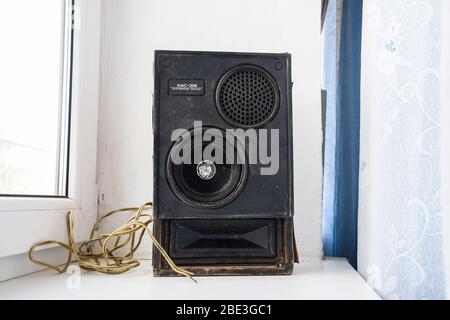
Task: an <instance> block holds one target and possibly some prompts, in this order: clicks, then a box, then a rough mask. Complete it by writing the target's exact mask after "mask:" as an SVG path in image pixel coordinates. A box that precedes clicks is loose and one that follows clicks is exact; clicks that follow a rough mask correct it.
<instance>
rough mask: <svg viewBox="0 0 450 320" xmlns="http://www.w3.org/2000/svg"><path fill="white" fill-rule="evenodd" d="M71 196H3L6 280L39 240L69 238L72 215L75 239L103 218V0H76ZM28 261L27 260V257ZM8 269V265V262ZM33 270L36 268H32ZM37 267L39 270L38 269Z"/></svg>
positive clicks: (0, 249) (0, 258)
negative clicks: (99, 181) (100, 197)
mask: <svg viewBox="0 0 450 320" xmlns="http://www.w3.org/2000/svg"><path fill="white" fill-rule="evenodd" d="M73 3H74V5H73V7H72V11H73V36H72V37H73V38H72V45H73V47H72V79H71V86H72V87H71V107H70V109H71V110H70V117H69V122H70V134H69V147H70V152H69V158H68V163H69V168H68V179H69V180H68V185H67V187H68V190H67V198H62V197H26V196H24V197H20V196H10V197H9V196H4V197H0V280H2V279H3V280H4V278H5V274H6V271H8V276H7V277H8V278H12V277H14V276H19V275H22V274H25V273H27V271H26V270H25V269H26V268H25V269H24V268H21V267H19V266H17V272H15V271H14V270H13V271H12V272H11V270H9V269H11V261H12V260H8V258H9V257H10V258H11V259H12V258H14V261H19V260H18V258H17V256H18V255H23V256H24V257H25V253H26V252H28V250H29V248H30V247H31V246H32V245H33V244H34V243H35V242H37V241H42V240H50V239H51V240H58V241H62V242H67V230H66V215H67V212H68V211H71V212H72V213H73V216H74V221H75V240H76V241H82V240H85V239H87V238H88V236H89V233H90V228H91V227H92V225H93V224H94V223H95V221H96V219H97V183H96V169H97V168H96V166H97V165H96V163H97V161H96V160H97V114H98V101H99V56H100V33H101V3H102V0H74V1H73ZM22 262H23V261H22ZM6 265H7V266H8V270H5V268H6V267H5V266H6ZM30 271H31V269H30ZM33 271H35V270H33Z"/></svg>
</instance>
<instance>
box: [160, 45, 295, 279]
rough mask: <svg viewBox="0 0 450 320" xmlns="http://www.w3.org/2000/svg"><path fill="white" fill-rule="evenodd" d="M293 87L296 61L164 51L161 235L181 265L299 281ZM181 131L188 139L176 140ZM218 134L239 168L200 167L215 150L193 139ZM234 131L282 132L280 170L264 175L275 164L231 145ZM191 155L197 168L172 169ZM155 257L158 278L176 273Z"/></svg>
mask: <svg viewBox="0 0 450 320" xmlns="http://www.w3.org/2000/svg"><path fill="white" fill-rule="evenodd" d="M291 89H292V81H291V57H290V55H289V54H247V53H218V52H175V51H157V52H156V53H155V97H154V98H155V101H154V109H153V128H154V205H155V206H154V215H155V219H156V220H155V226H154V232H155V235H156V237H157V239H158V240H159V241H160V243H161V244H162V246H163V247H164V248H165V249H166V251H167V252H168V254H169V255H170V257H171V258H172V259H173V260H174V262H175V263H176V264H178V265H179V266H181V267H183V268H185V269H187V270H190V271H192V272H194V274H195V275H198V276H201V275H288V274H291V273H292V270H293V264H294V261H296V260H297V253H296V249H295V240H294V231H293V215H294V211H293V162H292V158H293V152H292V102H291V96H292V94H291ZM199 121H201V123H202V127H201V128H198V127H196V125H195V122H197V123H198V122H199ZM178 129H184V132H185V133H184V135H185V136H186V137H183V139H178V140H177V141H172V140H173V133H174V132H175V130H178ZM208 129H214V130H213V132H214V134H210V136H209V140H208V141H210V142H211V143H213V144H214V143H216V145H215V147H217V148H216V149H215V151H214V154H215V155H217V153H219V154H220V153H222V152H223V156H224V157H226V153H227V152H228V151H229V150H233V151H234V152H233V153H232V154H233V155H234V156H233V157H234V158H233V160H235V161H234V162H230V163H228V162H227V161H224V162H223V163H220V162H217V163H214V162H213V161H209V160H208V159H204V158H201V159H199V158H197V159H195V156H193V154H195V151H196V150H195V148H197V149H202V150H201V151H205V150H204V149H205V148H207V147H208V143H210V142H208V143H206V142H200V144H197V145H195V143H192V144H189V145H186V143H187V142H186V141H192V140H191V139H190V138H193V137H194V136H195V134H196V133H200V135H199V136H201V134H203V133H205V132H206V131H207V130H208ZM229 129H242V130H247V129H254V130H261V129H265V130H267V132H273V131H277V132H278V139H279V140H278V141H279V144H278V150H275V149H273V150H272V148H271V147H270V149H271V150H269V151H271V152H272V153H273V152H275V151H279V165H278V170H277V172H276V173H275V174H271V175H265V174H261V172H262V171H261V170H262V168H264V167H266V166H267V163H265V164H263V163H261V162H257V163H253V162H250V161H248V160H249V146H246V147H245V146H244V147H242V145H241V148H239V147H238V144H236V145H235V144H233V143H231V141H229V140H227V139H226V138H225V137H227V135H226V134H225V133H226V132H227V131H226V130H229ZM198 131H201V132H198ZM221 133H223V134H221ZM184 138H186V139H184ZM272 138H273V136H272ZM183 148H186V149H183ZM189 148H191V151H192V152H191V154H190V155H189V156H187V157H188V158H190V159H191V160H192V161H191V162H190V163H181V164H180V163H174V161H172V157H171V155H173V154H178V155H183V156H184V152H185V151H182V150H189ZM200 154H201V153H200ZM153 251H154V254H153V267H154V273H155V275H156V276H174V275H176V274H175V273H174V272H173V271H172V270H171V269H170V268H169V266H168V265H167V264H166V262H165V261H164V259H163V258H162V257H161V255H160V254H159V252H158V251H157V250H153Z"/></svg>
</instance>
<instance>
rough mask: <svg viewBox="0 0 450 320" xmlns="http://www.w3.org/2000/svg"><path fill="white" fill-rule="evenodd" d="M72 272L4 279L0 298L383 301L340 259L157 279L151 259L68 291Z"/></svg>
mask: <svg viewBox="0 0 450 320" xmlns="http://www.w3.org/2000/svg"><path fill="white" fill-rule="evenodd" d="M69 277H70V275H68V274H64V275H57V274H55V272H54V271H43V272H38V273H35V274H32V275H29V276H25V277H21V278H17V279H14V280H9V281H5V282H2V283H0V299H2V300H3V299H149V300H152V299H161V300H169V299H170V300H172V299H179V300H199V299H209V300H210V299H213V300H216V299H218V300H222V299H223V300H231V299H232V300H245V299H248V300H260V299H262V300H266V299H267V300H277V299H287V300H289V299H295V300H297V299H299V300H303V299H306V300H309V299H314V300H316V299H358V300H365V299H379V297H378V296H377V295H376V293H375V292H374V291H373V290H372V289H371V288H370V287H369V285H368V284H367V283H366V282H365V281H364V280H363V279H362V278H361V276H360V275H359V274H358V273H357V272H356V271H355V270H354V269H352V267H351V266H350V265H349V264H348V262H347V261H345V260H342V259H327V260H326V261H324V262H312V261H307V262H302V263H301V264H300V265H298V266H297V267H296V268H295V273H294V276H292V277H226V278H219V277H214V278H198V279H197V280H198V284H195V283H194V282H192V281H191V280H189V279H186V278H154V277H153V276H152V274H151V268H150V262H148V261H147V262H144V263H142V265H141V267H139V268H138V269H136V270H133V271H130V272H129V273H127V274H123V275H119V276H109V275H103V274H99V273H88V272H84V271H83V272H82V273H81V288H80V289H79V290H70V289H68V288H67V282H68V279H69Z"/></svg>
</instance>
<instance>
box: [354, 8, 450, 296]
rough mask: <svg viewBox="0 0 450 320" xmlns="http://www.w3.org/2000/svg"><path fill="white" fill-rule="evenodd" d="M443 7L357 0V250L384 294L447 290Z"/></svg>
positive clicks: (447, 14) (449, 121)
mask: <svg viewBox="0 0 450 320" xmlns="http://www.w3.org/2000/svg"><path fill="white" fill-rule="evenodd" d="M449 9H450V1H449V0H394V1H393V0H364V13H363V40H362V41H363V43H362V47H363V49H362V98H361V114H362V115H361V168H360V170H361V171H360V173H361V178H360V179H361V181H360V210H359V233H358V235H359V248H358V255H359V257H358V260H359V271H360V272H361V273H362V274H363V275H364V276H365V277H366V279H367V280H368V281H369V283H370V284H371V285H372V286H374V287H375V289H376V290H377V291H378V292H379V293H380V294H381V295H382V296H383V297H384V298H387V299H442V298H450V295H449V292H448V290H449V289H450V285H449V284H450V282H449V278H450V264H449V263H448V261H449V258H450V247H449V246H448V245H447V244H448V243H449V241H448V240H449V239H448V238H447V237H448V236H449V234H450V228H447V226H448V225H449V220H450V212H449V210H448V209H449V206H448V204H449V198H450V192H449V191H450V188H448V185H450V176H449V175H448V173H449V172H450V168H449V167H450V157H448V151H449V149H450V135H449V134H448V133H449V132H450V130H449V127H450V117H449V115H450V111H449V110H448V109H449V108H450V99H449V97H450V94H449V93H448V91H450V82H449V79H450V78H449V74H450V69H449V67H450V63H449V60H450V50H448V49H449V42H450V30H449V27H448V25H449V23H448V22H447V21H448V20H450V10H449ZM445 230H448V231H446V232H445Z"/></svg>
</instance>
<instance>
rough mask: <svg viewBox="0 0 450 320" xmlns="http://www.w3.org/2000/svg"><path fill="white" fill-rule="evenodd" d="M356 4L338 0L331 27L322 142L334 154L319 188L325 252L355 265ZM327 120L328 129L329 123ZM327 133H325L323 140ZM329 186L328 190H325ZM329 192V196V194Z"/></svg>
mask: <svg viewBox="0 0 450 320" xmlns="http://www.w3.org/2000/svg"><path fill="white" fill-rule="evenodd" d="M362 7H363V1H362V0H343V1H342V21H341V27H340V28H339V29H338V30H337V32H338V33H340V37H337V38H339V39H340V41H339V43H338V48H337V50H339V59H338V63H337V65H338V66H339V67H338V68H337V70H339V72H338V73H337V77H336V78H337V85H336V93H335V101H328V108H332V107H333V105H332V103H333V102H334V106H335V114H334V116H335V119H334V121H335V131H334V135H335V137H334V138H335V140H334V141H331V142H328V143H327V144H326V147H328V150H327V151H328V153H329V151H330V148H331V150H332V151H334V154H333V155H334V157H335V158H334V163H333V164H334V167H333V168H332V170H331V172H330V170H328V172H327V168H326V169H325V180H326V181H325V189H324V193H325V194H324V209H325V210H324V228H323V231H324V248H325V254H326V255H327V256H334V257H345V258H347V259H348V260H349V261H350V263H351V264H352V265H353V266H354V267H355V268H356V266H357V247H358V243H357V242H358V241H357V240H358V193H359V143H360V139H359V138H360V87H361V85H360V78H361V77H360V76H361V30H362ZM325 65H326V64H325ZM333 96H334V95H333V94H332V95H331V97H333ZM329 121H330V119H329V120H328V126H327V127H328V129H329V128H330V127H332V126H331V125H330V124H329ZM331 121H333V119H331ZM332 136H333V134H330V133H328V134H327V138H329V139H330V137H332ZM334 148H335V149H334ZM326 161H327V159H326ZM327 179H328V180H330V179H331V180H332V179H334V181H332V182H334V183H330V182H329V181H328V182H327ZM330 186H332V187H334V190H332V191H330V190H327V188H328V189H330ZM333 191H334V192H333ZM330 192H332V193H333V194H332V195H330ZM330 202H332V203H330Z"/></svg>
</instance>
